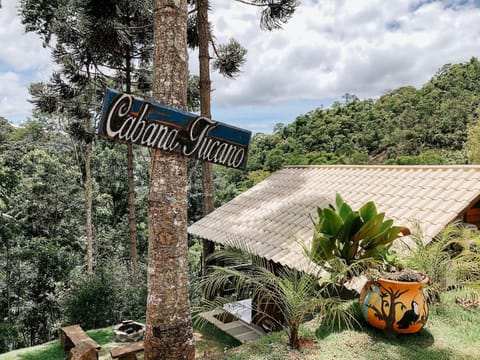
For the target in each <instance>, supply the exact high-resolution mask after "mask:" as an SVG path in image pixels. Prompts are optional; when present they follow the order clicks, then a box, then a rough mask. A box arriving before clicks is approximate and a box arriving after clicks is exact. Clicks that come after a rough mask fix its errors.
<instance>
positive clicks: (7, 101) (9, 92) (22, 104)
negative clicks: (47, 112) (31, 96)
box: [0, 72, 32, 119]
mask: <svg viewBox="0 0 480 360" xmlns="http://www.w3.org/2000/svg"><path fill="white" fill-rule="evenodd" d="M27 96H28V91H27V88H26V87H25V85H24V84H22V80H21V79H20V77H19V76H18V74H15V73H13V72H6V73H0V116H3V117H4V118H6V119H12V118H17V117H18V116H23V115H25V114H27V113H29V112H30V111H31V108H32V106H31V104H29V103H28V102H26V99H27Z"/></svg>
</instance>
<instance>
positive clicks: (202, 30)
mask: <svg viewBox="0 0 480 360" xmlns="http://www.w3.org/2000/svg"><path fill="white" fill-rule="evenodd" d="M197 16H198V17H197V21H198V22H197V24H198V25H197V26H198V58H199V65H200V115H202V116H205V117H208V118H211V117H212V114H211V102H210V95H211V91H212V90H211V86H212V82H211V80H210V54H209V51H208V45H209V43H210V24H209V23H208V0H198V15H197ZM202 188H203V207H202V209H203V210H202V213H203V216H206V215H208V214H209V213H211V212H212V211H213V209H214V202H215V184H214V178H213V165H212V164H211V163H209V162H206V161H204V162H202ZM213 251H214V243H213V242H211V241H209V240H206V239H204V240H203V254H202V272H203V273H204V272H205V269H206V258H207V257H208V255H210V254H211V253H212V252H213Z"/></svg>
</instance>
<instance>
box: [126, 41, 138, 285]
mask: <svg viewBox="0 0 480 360" xmlns="http://www.w3.org/2000/svg"><path fill="white" fill-rule="evenodd" d="M129 42H130V46H129V47H128V51H127V52H126V56H125V87H126V92H127V94H131V93H132V57H131V52H132V46H131V39H130V41H129ZM133 162H134V156H133V144H131V143H128V144H127V178H128V230H129V231H128V233H129V239H130V265H131V271H132V275H133V277H132V279H135V275H136V273H137V223H136V216H135V215H136V213H135V177H134V173H133Z"/></svg>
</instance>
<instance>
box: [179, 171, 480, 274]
mask: <svg viewBox="0 0 480 360" xmlns="http://www.w3.org/2000/svg"><path fill="white" fill-rule="evenodd" d="M336 193H340V194H341V195H342V197H343V198H344V199H345V201H347V202H348V203H349V204H350V205H351V206H352V207H353V208H354V209H355V208H358V207H360V206H361V205H363V204H364V203H365V202H367V201H374V202H375V203H376V205H377V207H378V209H379V211H384V212H385V213H386V218H390V219H393V220H394V221H395V223H396V224H398V225H406V226H410V227H413V226H414V224H413V223H412V222H411V221H412V220H413V219H416V220H418V222H419V223H420V226H421V227H422V230H423V231H424V233H425V241H426V242H429V241H431V239H432V238H433V237H434V236H435V235H436V234H437V233H438V232H439V231H441V229H442V228H443V227H444V226H445V225H447V223H448V222H450V221H452V220H453V219H455V218H456V217H457V216H458V214H459V213H462V212H463V211H464V210H465V209H466V207H467V206H469V205H471V203H472V202H473V201H474V200H476V199H478V198H480V167H479V166H357V165H352V166H328V165H323V166H298V167H288V168H285V169H283V170H280V171H278V172H276V173H274V174H273V175H271V176H270V177H269V178H267V179H265V180H264V181H262V182H260V183H259V184H257V185H256V186H254V187H253V188H251V189H249V190H247V191H246V192H245V193H243V194H241V195H239V196H238V197H236V198H235V199H233V200H232V201H230V202H229V203H227V204H225V205H224V206H222V207H220V208H218V209H216V210H215V211H213V212H212V213H210V214H209V215H207V216H206V217H205V218H203V219H201V220H199V221H197V222H196V223H194V224H192V225H191V226H190V227H189V228H188V231H189V233H190V234H193V235H196V236H199V237H202V238H206V239H209V240H211V241H214V242H217V243H222V244H226V243H228V242H229V241H232V239H235V240H236V241H237V240H239V241H245V242H246V243H247V246H248V247H251V248H253V249H254V250H255V252H256V253H257V254H258V255H260V256H264V257H266V258H269V259H272V260H273V261H276V262H278V263H280V264H284V265H289V266H293V267H295V266H297V267H300V266H304V265H299V264H305V254H304V252H303V248H302V246H301V245H300V243H302V242H303V243H306V244H310V242H311V237H312V230H313V225H312V223H311V221H310V218H309V213H311V214H312V215H314V216H315V215H316V211H315V207H316V206H320V207H324V206H327V205H328V204H329V203H332V204H334V203H335V194H336Z"/></svg>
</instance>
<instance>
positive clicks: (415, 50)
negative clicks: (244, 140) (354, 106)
mask: <svg viewBox="0 0 480 360" xmlns="http://www.w3.org/2000/svg"><path fill="white" fill-rule="evenodd" d="M18 3H19V0H2V8H1V9H0V116H3V117H5V118H7V119H8V120H10V121H11V122H13V123H20V122H22V121H24V120H25V119H26V118H27V117H28V116H30V111H31V106H30V104H29V103H28V101H27V99H28V91H27V89H28V85H29V84H30V83H31V82H32V81H41V80H47V79H48V77H49V75H50V73H51V72H52V69H53V64H52V63H51V59H50V52H49V50H48V49H44V48H43V47H42V44H41V41H40V40H39V39H38V38H37V37H36V36H35V35H34V34H25V33H24V29H23V26H22V25H21V23H20V20H19V18H18V15H17V7H18ZM211 7H212V11H211V13H210V20H211V22H212V24H213V26H214V31H215V36H216V39H217V41H218V42H219V43H222V42H227V41H228V40H229V39H230V38H232V37H233V38H235V39H236V40H237V41H239V42H240V43H241V44H242V45H243V46H244V47H245V48H247V50H248V54H247V63H246V64H245V66H244V67H243V71H242V73H241V74H240V76H238V78H237V79H236V80H228V79H224V78H222V77H221V76H220V75H217V74H213V75H212V80H213V87H214V89H215V91H214V92H213V95H212V96H213V98H212V114H213V118H214V119H215V120H219V121H222V122H225V123H229V124H233V125H237V126H240V127H242V128H246V129H249V130H252V131H254V132H266V133H269V132H271V130H272V128H273V126H274V125H275V124H276V123H279V122H283V123H289V122H291V121H293V120H294V119H295V117H296V116H298V115H301V114H305V113H307V112H308V111H310V110H313V109H315V108H317V107H321V106H323V107H328V106H329V105H330V104H331V103H332V102H333V101H334V100H341V97H342V95H343V94H345V93H352V94H355V95H357V96H358V97H359V98H361V99H364V98H368V97H378V96H380V95H382V94H384V93H385V92H386V91H388V90H391V89H395V88H397V87H399V86H404V85H414V86H416V87H420V86H422V84H424V83H425V82H427V81H428V80H429V79H430V78H431V77H432V76H433V75H434V74H435V72H436V71H437V70H438V69H439V68H440V67H441V66H442V65H444V64H446V63H459V62H465V61H468V60H469V59H470V58H471V57H472V56H475V57H480V0H476V1H473V0H471V1H465V0H439V1H426V0H423V1H420V0H389V1H384V0H362V1H359V0H320V1H315V0H303V1H301V5H300V7H299V8H298V10H297V12H296V13H295V14H294V16H293V17H292V19H291V20H290V21H289V22H288V24H286V25H284V27H283V29H282V30H276V31H272V32H265V31H262V30H260V27H259V18H260V17H259V12H258V9H256V8H255V7H249V6H246V5H243V4H241V3H238V2H236V1H234V0H213V1H212V6H211ZM195 57H196V54H193V53H192V54H191V60H190V63H191V70H190V71H191V72H192V73H196V72H198V70H197V69H196V68H197V62H196V59H195Z"/></svg>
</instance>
